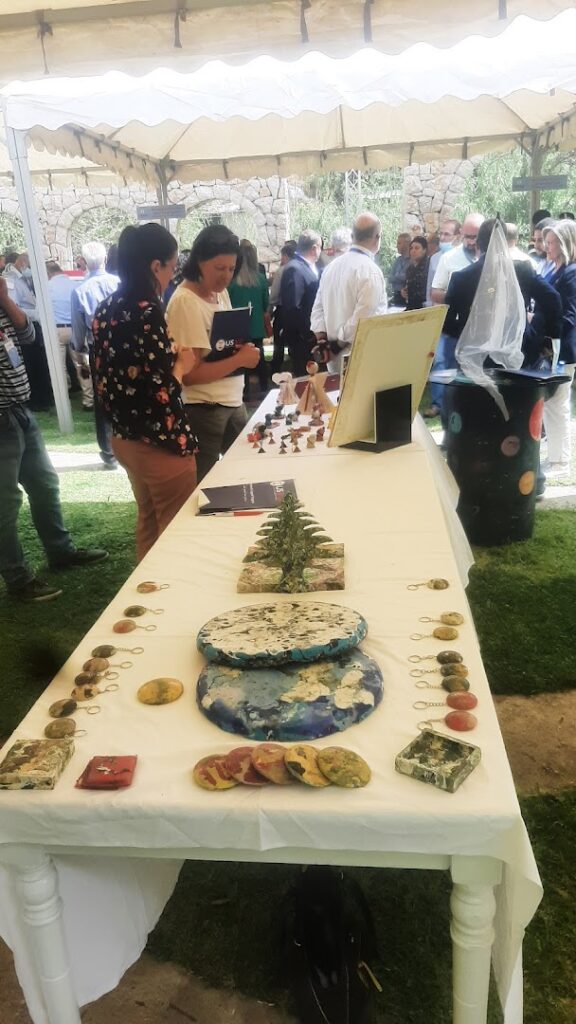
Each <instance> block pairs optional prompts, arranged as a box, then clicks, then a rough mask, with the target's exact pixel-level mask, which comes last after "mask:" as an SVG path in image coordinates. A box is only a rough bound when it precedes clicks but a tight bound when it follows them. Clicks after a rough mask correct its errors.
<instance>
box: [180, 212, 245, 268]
mask: <svg viewBox="0 0 576 1024" xmlns="http://www.w3.org/2000/svg"><path fill="white" fill-rule="evenodd" d="M215 256H235V257H236V269H237V270H238V269H239V263H240V242H239V240H238V237H237V235H235V234H234V232H233V231H230V228H227V227H226V226H225V225H224V224H209V225H208V227H206V228H203V229H202V231H201V232H200V234H199V235H197V236H196V238H195V239H194V244H193V246H192V249H191V250H190V255H189V257H188V259H187V260H186V263H185V264H184V266H183V267H182V275H183V277H184V278H185V279H186V280H187V281H199V280H200V278H201V277H202V273H201V271H200V264H201V263H205V262H206V261H207V260H212V259H214V257H215Z"/></svg>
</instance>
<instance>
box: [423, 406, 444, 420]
mask: <svg viewBox="0 0 576 1024" xmlns="http://www.w3.org/2000/svg"><path fill="white" fill-rule="evenodd" d="M440 411H441V410H440V406H439V405H430V406H429V407H428V409H424V412H423V413H422V415H423V417H424V419H425V420H432V419H434V417H435V416H439V415H440Z"/></svg>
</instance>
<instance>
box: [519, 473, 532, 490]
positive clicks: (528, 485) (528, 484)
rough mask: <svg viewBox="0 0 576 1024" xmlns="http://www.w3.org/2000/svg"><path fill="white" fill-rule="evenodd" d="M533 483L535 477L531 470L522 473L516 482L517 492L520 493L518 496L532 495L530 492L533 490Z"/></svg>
mask: <svg viewBox="0 0 576 1024" xmlns="http://www.w3.org/2000/svg"><path fill="white" fill-rule="evenodd" d="M534 481H535V476H534V473H533V472H532V470H531V469H529V470H528V471H527V472H526V473H522V476H521V477H520V479H519V481H518V490H519V491H520V494H532V491H533V490H534Z"/></svg>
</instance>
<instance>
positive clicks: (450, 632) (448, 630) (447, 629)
mask: <svg viewBox="0 0 576 1024" xmlns="http://www.w3.org/2000/svg"><path fill="white" fill-rule="evenodd" d="M431 636H433V637H435V638H436V640H457V639H458V637H459V636H460V634H459V632H458V630H457V629H454V626H436V629H434V630H432V632H431V633H411V634H410V639H411V640H427V639H428V638H429V637H431Z"/></svg>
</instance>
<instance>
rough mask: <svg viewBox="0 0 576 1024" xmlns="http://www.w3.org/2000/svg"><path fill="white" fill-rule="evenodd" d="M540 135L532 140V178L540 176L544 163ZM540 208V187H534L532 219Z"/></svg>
mask: <svg viewBox="0 0 576 1024" xmlns="http://www.w3.org/2000/svg"><path fill="white" fill-rule="evenodd" d="M538 140H539V137H538V135H535V136H534V139H533V141H532V153H531V155H530V176H531V177H532V178H539V177H540V175H541V174H542V165H543V163H544V150H543V149H542V148H541V147H540V146H539V145H538ZM539 209H540V189H539V188H533V189H532V191H531V192H530V221H532V217H533V216H534V214H535V213H536V210H539Z"/></svg>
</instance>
